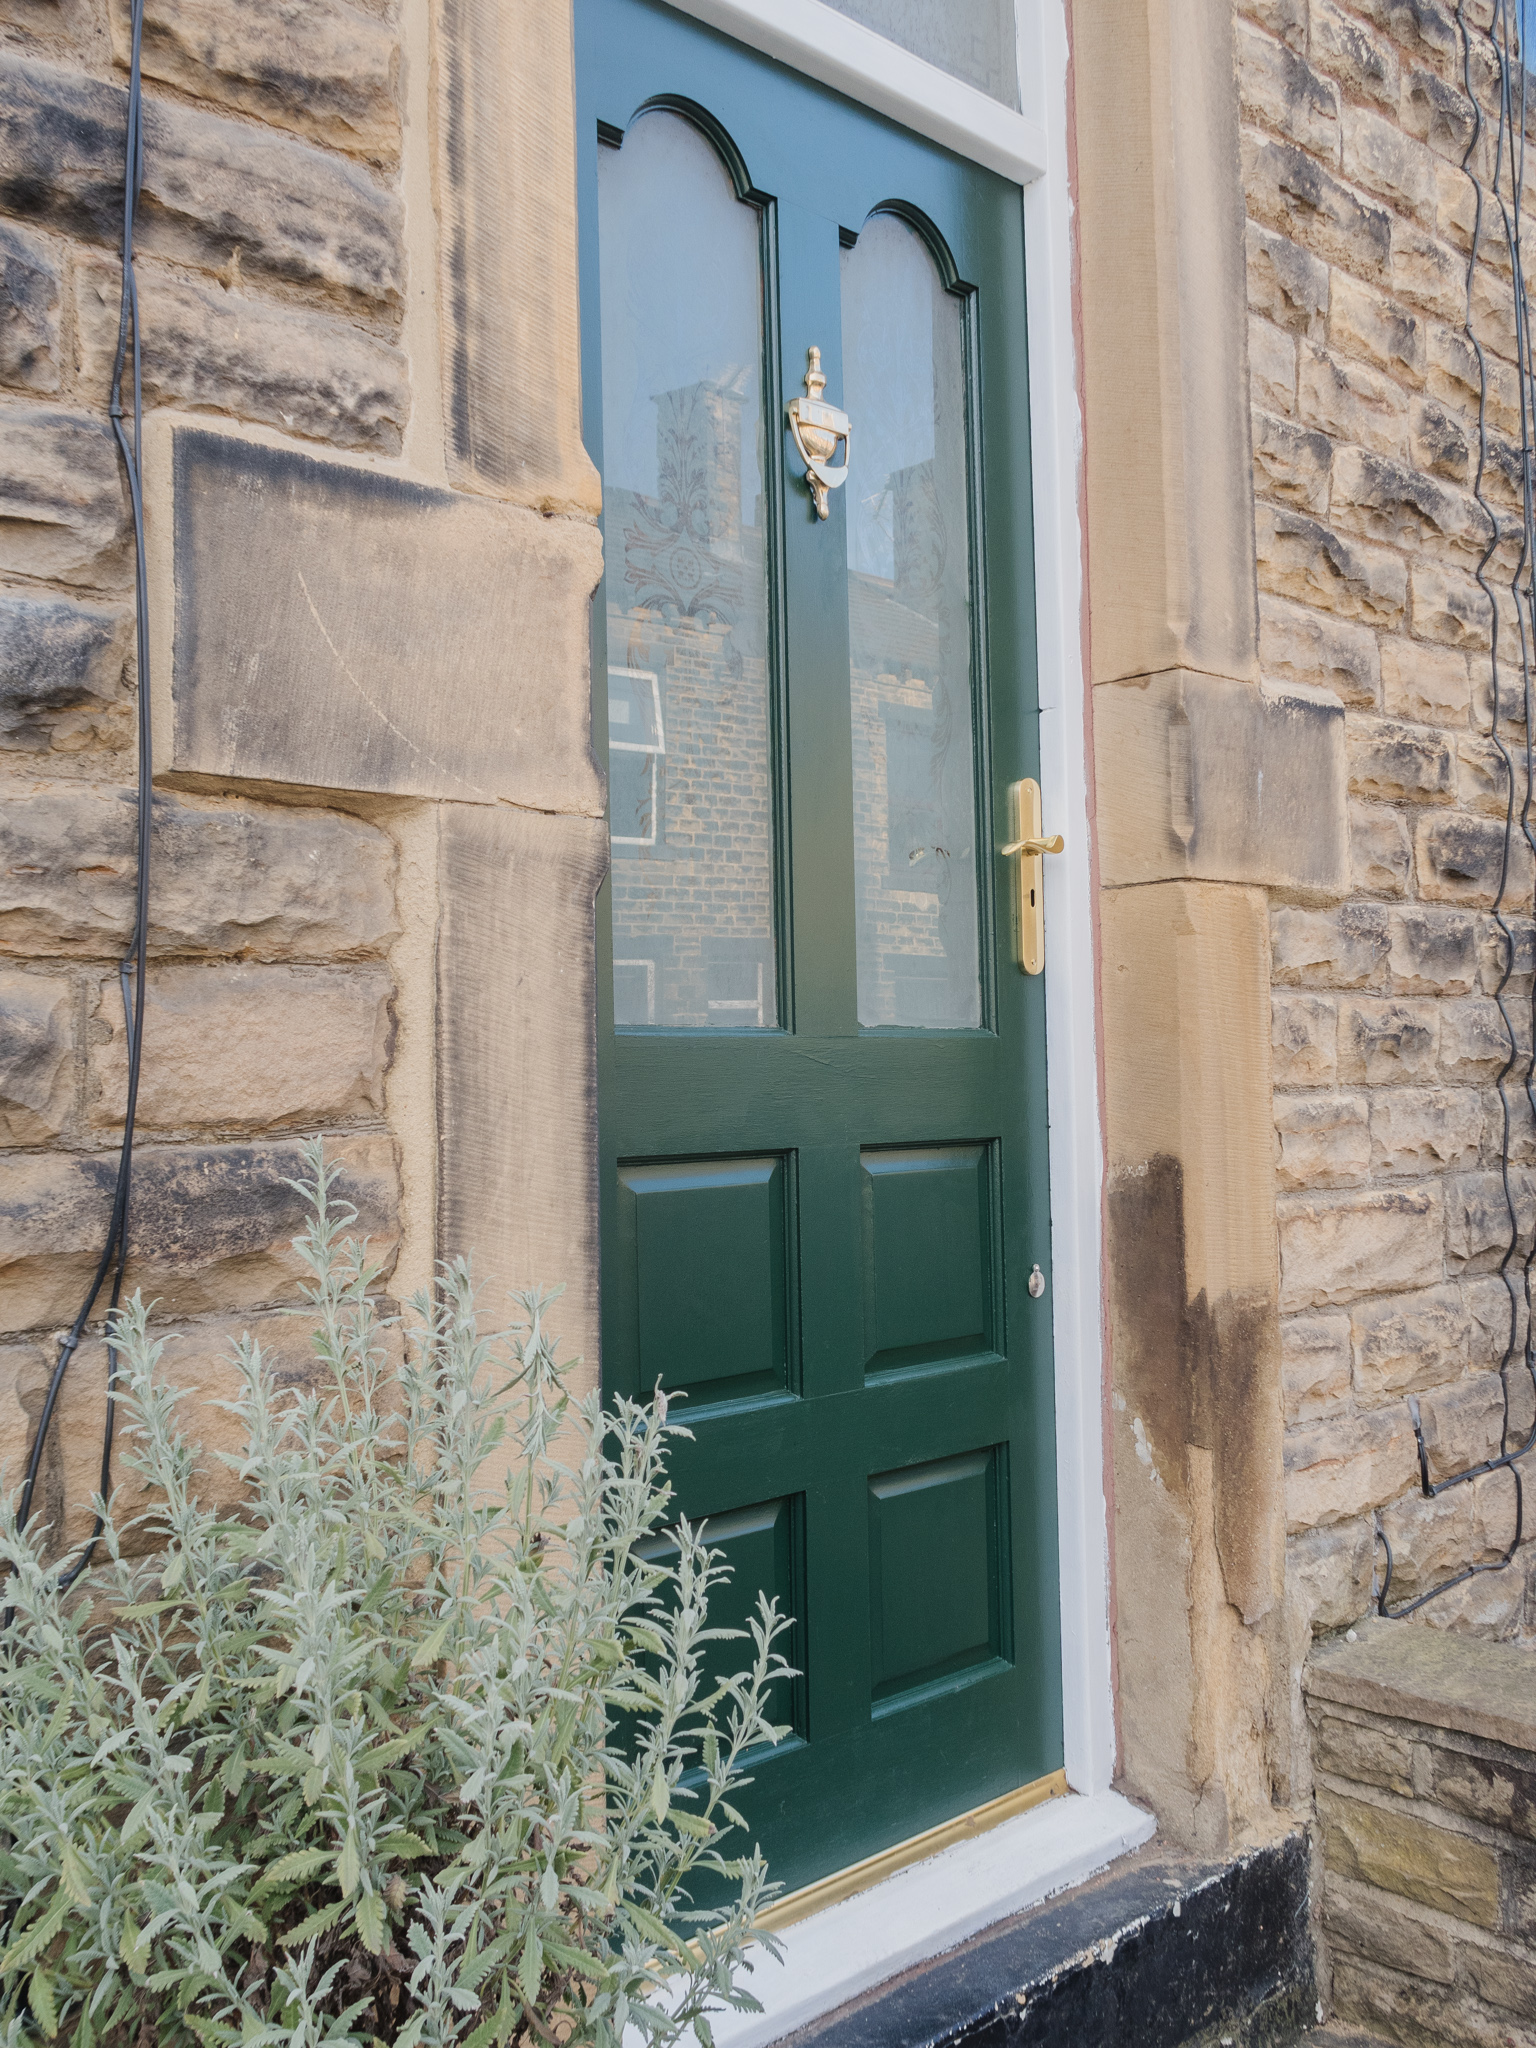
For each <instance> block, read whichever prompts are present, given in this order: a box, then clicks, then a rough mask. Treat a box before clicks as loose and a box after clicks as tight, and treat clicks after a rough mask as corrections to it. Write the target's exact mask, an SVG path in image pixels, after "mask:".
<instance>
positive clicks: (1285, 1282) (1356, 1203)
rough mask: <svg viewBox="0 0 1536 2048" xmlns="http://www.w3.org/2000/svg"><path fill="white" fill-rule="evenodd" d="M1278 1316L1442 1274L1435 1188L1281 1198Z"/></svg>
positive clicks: (1440, 1213) (1438, 1202) (1398, 1288)
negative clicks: (1279, 1313)
mask: <svg viewBox="0 0 1536 2048" xmlns="http://www.w3.org/2000/svg"><path fill="white" fill-rule="evenodd" d="M1276 1214H1277V1219H1278V1222H1279V1226H1280V1270H1281V1283H1280V1305H1281V1309H1282V1311H1294V1310H1297V1309H1305V1308H1314V1307H1322V1306H1324V1305H1331V1304H1333V1303H1335V1302H1345V1301H1352V1300H1353V1299H1354V1298H1355V1297H1356V1296H1357V1295H1361V1294H1381V1293H1387V1292H1394V1293H1395V1292H1399V1291H1401V1290H1403V1289H1405V1288H1409V1287H1413V1286H1417V1285H1422V1284H1423V1282H1424V1281H1425V1280H1426V1279H1429V1278H1436V1279H1438V1277H1439V1276H1440V1273H1441V1271H1442V1238H1443V1230H1444V1209H1443V1204H1442V1197H1441V1192H1440V1189H1439V1187H1438V1186H1435V1185H1431V1186H1428V1187H1404V1188H1370V1189H1362V1190H1360V1191H1358V1192H1351V1193H1349V1194H1337V1195H1313V1194H1305V1195H1281V1196H1280V1197H1279V1198H1278V1200H1277V1202H1276Z"/></svg>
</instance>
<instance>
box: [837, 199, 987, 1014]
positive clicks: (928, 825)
mask: <svg viewBox="0 0 1536 2048" xmlns="http://www.w3.org/2000/svg"><path fill="white" fill-rule="evenodd" d="M842 303H843V388H844V392H845V394H846V395H845V399H844V403H845V405H846V407H847V410H848V412H849V415H850V416H851V418H852V419H853V422H854V432H855V436H856V449H857V455H856V467H855V468H854V469H853V470H852V471H851V472H850V475H849V480H848V486H847V496H848V498H849V500H850V502H849V505H848V627H849V663H850V676H849V686H850V690H851V695H852V712H853V776H854V889H855V899H856V908H857V932H858V979H859V1022H860V1024H862V1025H866V1026H877V1025H907V1026H931V1027H940V1028H943V1027H948V1028H950V1029H955V1028H960V1027H965V1026H975V1025H978V1024H979V1023H980V1022H981V983H980V953H979V943H978V903H977V882H976V766H975V763H976V746H975V739H974V720H975V695H976V692H975V679H974V677H973V675H972V649H971V624H972V593H971V580H972V579H971V532H970V509H969V508H970V482H969V476H968V462H969V440H970V436H969V434H968V431H967V393H966V366H965V314H964V307H963V304H962V302H961V300H960V299H959V297H957V296H956V294H955V293H953V292H950V291H948V290H946V289H945V286H944V283H943V280H942V279H941V278H940V276H939V272H938V268H937V266H936V264H935V262H934V260H933V257H932V255H931V254H930V252H929V250H928V248H927V245H926V244H925V243H924V241H923V240H922V237H921V236H920V235H919V234H918V233H917V231H916V230H915V229H914V228H912V227H909V226H908V225H907V223H906V222H905V221H903V220H900V219H897V218H896V217H895V216H894V215H888V214H878V215H876V217H875V218H874V219H873V220H871V221H870V222H869V223H868V225H867V226H866V227H865V228H864V231H863V233H862V234H861V235H860V236H859V238H858V241H857V243H856V244H855V245H854V247H853V248H851V249H848V250H845V251H844V253H843V282H842Z"/></svg>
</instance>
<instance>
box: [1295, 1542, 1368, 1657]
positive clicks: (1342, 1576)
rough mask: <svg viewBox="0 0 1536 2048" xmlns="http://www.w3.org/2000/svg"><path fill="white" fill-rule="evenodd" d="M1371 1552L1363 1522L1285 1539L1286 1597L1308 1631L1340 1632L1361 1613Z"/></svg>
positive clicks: (1366, 1593) (1365, 1601)
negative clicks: (1330, 1630)
mask: <svg viewBox="0 0 1536 2048" xmlns="http://www.w3.org/2000/svg"><path fill="white" fill-rule="evenodd" d="M1374 1548H1375V1536H1374V1533H1373V1531H1372V1529H1371V1525H1370V1523H1369V1522H1368V1521H1364V1520H1361V1521H1358V1522H1334V1523H1330V1524H1329V1525H1328V1526H1326V1527H1324V1528H1320V1529H1306V1530H1303V1531H1302V1532H1301V1534H1300V1535H1297V1536H1288V1537H1287V1538H1286V1543H1285V1584H1286V1597H1287V1600H1288V1601H1289V1602H1292V1603H1294V1604H1295V1605H1296V1606H1297V1607H1299V1608H1301V1610H1302V1611H1303V1613H1304V1614H1305V1617H1306V1622H1307V1626H1308V1627H1309V1628H1312V1629H1315V1630H1321V1629H1334V1628H1344V1627H1346V1626H1347V1625H1348V1623H1350V1622H1352V1621H1354V1620H1356V1619H1357V1618H1358V1617H1359V1616H1360V1615H1362V1614H1363V1613H1364V1612H1365V1610H1366V1607H1367V1606H1368V1605H1369V1603H1370V1597H1371V1553H1372V1551H1373V1549H1374Z"/></svg>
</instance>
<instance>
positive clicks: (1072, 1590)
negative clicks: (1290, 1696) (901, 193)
mask: <svg viewBox="0 0 1536 2048" xmlns="http://www.w3.org/2000/svg"><path fill="white" fill-rule="evenodd" d="M671 4H672V5H673V6H675V7H677V8H679V9H680V10H681V11H682V12H683V13H685V14H690V15H692V16H694V17H695V19H697V20H699V21H703V22H706V23H708V24H709V25H710V26H711V27H713V28H717V29H720V30H721V31H723V32H724V33H725V34H727V35H729V36H731V37H733V38H734V39H735V40H736V41H737V42H740V43H744V44H746V45H747V46H748V47H749V48H752V49H756V50H761V51H763V52H764V53H765V54H767V55H768V56H771V57H776V58H778V59H779V60H780V61H781V62H782V63H784V64H786V65H788V66H790V67H791V68H792V69H794V70H796V71H800V72H803V73H805V74H806V75H807V76H809V77H811V78H814V79H816V80H818V81H819V82H820V83H821V84H823V85H827V86H831V87H832V88H834V89H835V90H837V91H839V92H842V93H844V94H846V95H847V96H848V97H849V98H850V99H853V100H856V101H858V102H859V103H860V104H861V105H864V106H868V107H872V108H874V109H875V111H876V112H878V113H882V114H886V115H888V116H890V118H891V119H893V120H896V121H899V122H901V123H902V125H903V126H904V127H907V128H911V129H913V130H914V131H915V132H916V133H918V134H920V135H925V136H927V137H928V138H929V139H930V140H932V141H934V142H938V143H942V144H943V145H944V147H945V148H947V149H950V150H953V151H954V152H955V154H956V155H958V156H964V157H967V158H969V159H970V160H972V161H973V162H976V163H980V164H984V165H986V167H987V168H988V169H989V170H994V171H997V172H999V173H1000V174H1001V175H1002V176H1004V177H1007V178H1011V179H1014V180H1016V181H1017V182H1018V183H1019V184H1020V185H1022V186H1023V188H1024V223H1025V242H1026V250H1025V277H1026V293H1027V308H1026V318H1027V323H1028V335H1029V390H1030V432H1031V450H1032V459H1033V495H1034V512H1035V584H1036V603H1037V612H1038V622H1037V630H1038V652H1039V670H1040V713H1041V716H1040V781H1041V787H1042V790H1043V793H1044V808H1045V829H1046V831H1047V832H1055V831H1059V832H1061V833H1062V834H1063V835H1064V837H1065V839H1066V851H1065V853H1064V854H1063V855H1062V856H1061V858H1060V859H1058V860H1052V861H1048V862H1047V863H1046V864H1045V865H1046V893H1045V904H1046V966H1045V1002H1046V1057H1047V1117H1048V1122H1049V1129H1050V1181H1051V1261H1052V1277H1053V1281H1054V1288H1053V1304H1054V1325H1053V1337H1054V1342H1055V1372H1056V1482H1057V1502H1058V1517H1059V1526H1060V1546H1061V1560H1060V1597H1061V1645H1062V1706H1063V1721H1064V1734H1065V1755H1064V1759H1063V1761H1064V1766H1065V1770H1066V1776H1067V1782H1068V1784H1069V1785H1070V1786H1071V1788H1072V1792H1073V1794H1074V1795H1075V1796H1073V1797H1070V1798H1068V1799H1064V1800H1054V1801H1051V1802H1050V1803H1048V1804H1047V1805H1045V1806H1042V1807H1037V1808H1036V1809H1035V1810H1034V1811H1033V1812H1031V1813H1027V1814H1023V1815H1020V1816H1019V1817H1018V1818H1016V1819H1014V1820H1010V1821H1007V1822H1005V1823H1003V1825H1002V1826H1000V1827H998V1828H995V1829H994V1830H993V1831H992V1832H991V1833H990V1834H987V1835H983V1836H980V1837H978V1838H976V1839H975V1840H972V1841H970V1842H966V1843H963V1844H960V1845H957V1846H956V1847H954V1848H950V1849H946V1850H944V1851H943V1852H942V1853H941V1854H940V1855H938V1856H936V1857H934V1858H933V1859H931V1860H930V1861H929V1862H926V1863H920V1864H915V1865H913V1866H911V1867H910V1868H909V1869H907V1870H905V1871H902V1872H901V1873H900V1874H899V1875H897V1876H895V1877H892V1878H889V1879H887V1880H886V1881H885V1883H883V1884H881V1885H880V1886H878V1887H877V1888H876V1889H875V1890H873V1891H870V1892H866V1893H864V1894H862V1895H861V1896H860V1897H855V1898H851V1899H848V1900H845V1901H844V1902H843V1903H842V1904H840V1905H837V1906H832V1907H829V1908H828V1909H827V1910H826V1911H825V1912H822V1913H819V1914H817V1915H816V1916H815V1917H814V1918H812V1919H809V1920H805V1921H802V1922H800V1923H799V1924H798V1925H797V1926H794V1927H792V1928H790V1929H789V1930H788V1932H787V1933H786V1934H785V1935H784V1936H783V1937H781V1938H782V1939H783V1941H784V1945H785V1951H786V1954H785V1963H784V1966H783V1968H778V1967H775V1966H772V1965H762V1966H760V1967H759V1969H758V1971H757V1973H756V1975H755V1977H754V1980H753V1983H752V1989H753V1991H754V1993H755V1994H756V1995H757V1996H758V1997H759V1998H761V1999H762V2000H763V2003H764V2006H765V2008H766V2009H765V2011H764V2012H763V2013H761V2014H755V2015H747V2014H735V2015H729V2016H723V2017H722V2018H721V2019H719V2020H717V2021H716V2022H715V2023H714V2031H715V2036H716V2040H717V2041H718V2042H719V2043H720V2044H721V2048H758V2044H761V2043H764V2042H768V2041H772V2040H775V2039H777V2038H778V2037H779V2036H781V2035H783V2034H786V2033H789V2032H791V2031H792V2030H793V2029H794V2028H795V2027H798V2026H803V2025H805V2024H806V2022H807V2021H809V2020H811V2019H813V2018H815V2017H816V2016H817V2015H818V2014H820V2013H824V2012H827V2011H830V2010H832V2009H833V2008H835V2007H836V2006H837V2005H839V2004H841V2003H842V2002H843V2001H844V2000H846V1999H848V1998H851V1997H854V1996H855V1995H857V1993H858V1992H859V1991H861V1990H864V1989H867V1988H868V1987H869V1986H870V1985H872V1984H876V1983H879V1982H880V1981H882V1980H883V1979H884V1978H886V1977H889V1976H892V1975H894V1974H895V1973H896V1972H897V1971H899V1970H902V1969H905V1968H908V1967H910V1966H911V1964H912V1963H914V1962H916V1961H920V1960H922V1959H923V1958H925V1957H927V1956H931V1955H936V1954H939V1953H941V1952H942V1951H943V1950H944V1949H946V1948H948V1947H952V1946H953V1945H954V1944H955V1943H956V1942H958V1941H962V1940H964V1939H965V1938H966V1937H967V1936H968V1935H970V1934H972V1933H974V1932H976V1931H977V1930H978V1929H979V1928H981V1927H984V1926H986V1925H988V1924H990V1923H991V1922H992V1921H994V1920H997V1919H999V1918H1002V1917H1004V1916H1005V1915H1007V1914H1009V1913H1013V1912H1018V1911H1020V1910H1022V1909H1023V1908H1024V1907H1025V1906H1028V1905H1030V1904H1033V1903H1034V1902H1036V1901H1037V1900H1039V1899H1041V1898H1044V1897H1047V1896H1049V1895H1050V1894H1051V1893H1052V1892H1055V1891H1060V1890H1063V1889H1065V1888H1066V1887H1067V1886H1069V1885H1071V1884H1075V1883H1078V1882H1080V1881H1081V1880H1082V1879H1083V1878H1085V1877H1087V1876H1089V1875H1090V1874H1091V1873H1092V1872H1093V1871H1095V1870H1098V1869H1102V1868H1103V1867H1104V1865H1105V1864H1107V1863H1108V1862H1110V1861H1111V1860H1112V1859H1113V1858H1114V1857H1115V1856H1117V1855H1119V1854H1121V1853H1123V1852H1124V1851H1125V1850H1126V1849H1129V1848H1132V1847H1134V1846H1135V1845H1136V1844H1137V1843H1139V1842H1142V1841H1145V1840H1146V1839H1147V1838H1148V1837H1149V1836H1150V1835H1151V1834H1152V1832H1153V1828H1154V1822H1153V1820H1152V1817H1151V1816H1150V1815H1148V1814H1145V1813H1143V1812H1142V1811H1141V1810H1140V1809H1139V1808H1136V1807H1133V1806H1132V1805H1131V1804H1130V1802H1129V1801H1127V1800H1124V1799H1122V1798H1120V1797H1119V1795H1118V1794H1116V1793H1115V1792H1113V1791H1112V1790H1111V1789H1110V1788H1111V1783H1112V1780H1113V1777H1114V1770H1115V1715H1114V1693H1113V1680H1112V1665H1111V1652H1110V1572H1109V1520H1108V1503H1107V1500H1106V1497H1105V1486H1104V1477H1105V1466H1104V1428H1103V1400H1104V1354H1103V1302H1102V1283H1101V1274H1102V1263H1101V1260H1102V1249H1103V1242H1102V1227H1101V1214H1102V1211H1101V1198H1102V1187H1103V1159H1104V1151H1103V1142H1102V1134H1101V1128H1100V1116H1099V1076H1098V1019H1097V1013H1096V979H1095V972H1094V927H1093V870H1092V863H1091V857H1090V855H1091V839H1090V833H1091V829H1092V827H1091V814H1090V809H1089V774H1088V715H1087V705H1086V703H1085V694H1084V693H1085V684H1084V663H1083V616H1084V614H1083V600H1084V575H1083V561H1084V556H1083V531H1082V517H1081V500H1080V492H1081V486H1082V457H1083V427H1082V408H1081V403H1080V383H1079V376H1078V363H1077V353H1076V338H1075V334H1074V329H1073V314H1072V230H1073V219H1072V195H1071V189H1070V184H1069V179H1068V151H1067V142H1068V107H1067V85H1068V40H1067V24H1066V14H1065V6H1066V0H1015V10H1016V18H1017V23H1018V56H1019V81H1020V103H1021V107H1022V111H1021V112H1019V113H1014V112H1013V111H1012V110H1011V109H1009V108H1007V107H1004V106H1001V105H1000V104H999V103H998V102H997V101H995V100H993V99H989V98H988V97H987V95H986V94H985V93H982V92H979V91H977V90H976V88H975V87H973V86H969V85H966V84H964V83H962V82H961V81H960V80H959V79H956V78H952V77H950V76H949V74H948V73H947V72H944V71H940V70H939V69H937V67H936V66H934V65H932V64H928V63H925V62H924V61H923V60H922V59H921V58H919V57H914V56H911V55H910V54H909V53H908V52H907V51H905V50H903V49H900V48H898V47H897V46H896V45H895V44H894V43H890V42H887V41H886V40H885V38H884V37H883V36H879V35H876V34H875V33H874V32H873V31H872V30H870V29H867V28H865V27H863V26H862V25H861V24H860V23H858V22H855V21H850V20H849V19H848V17H847V16H846V15H842V14H839V13H837V12H836V11H835V10H834V9H833V8H831V7H829V6H826V5H824V4H823V0H671Z"/></svg>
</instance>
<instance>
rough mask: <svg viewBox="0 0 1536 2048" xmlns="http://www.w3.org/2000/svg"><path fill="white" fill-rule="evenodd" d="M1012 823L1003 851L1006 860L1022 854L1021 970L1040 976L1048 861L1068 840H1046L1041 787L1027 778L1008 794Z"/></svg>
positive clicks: (1017, 912) (1018, 880) (1017, 906)
mask: <svg viewBox="0 0 1536 2048" xmlns="http://www.w3.org/2000/svg"><path fill="white" fill-rule="evenodd" d="M1008 811H1009V818H1008V823H1009V826H1010V828H1011V830H1012V832H1013V837H1012V839H1010V840H1009V842H1008V844H1007V845H1006V846H1004V847H1001V848H999V851H1000V852H1001V853H1002V854H1003V855H1004V856H1005V857H1011V856H1012V855H1014V854H1017V855H1018V858H1019V865H1018V867H1017V869H1016V870H1015V887H1016V889H1017V891H1018V894H1017V898H1016V900H1015V903H1014V932H1015V935H1016V940H1017V947H1018V956H1019V967H1020V970H1021V971H1022V972H1023V973H1025V974H1038V973H1039V972H1040V971H1041V969H1042V968H1043V967H1044V966H1045V862H1044V856H1045V855H1046V854H1048V853H1060V852H1061V850H1062V847H1063V845H1064V844H1065V841H1064V840H1063V839H1062V836H1061V834H1060V833H1059V832H1055V833H1053V834H1052V835H1051V837H1050V838H1049V839H1046V838H1044V837H1042V834H1041V823H1042V821H1041V816H1040V785H1039V783H1038V782H1035V781H1033V780H1032V779H1031V778H1030V777H1028V776H1026V777H1025V779H1024V780H1023V781H1022V782H1015V783H1014V784H1013V785H1012V787H1011V788H1010V789H1009V791H1008Z"/></svg>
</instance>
